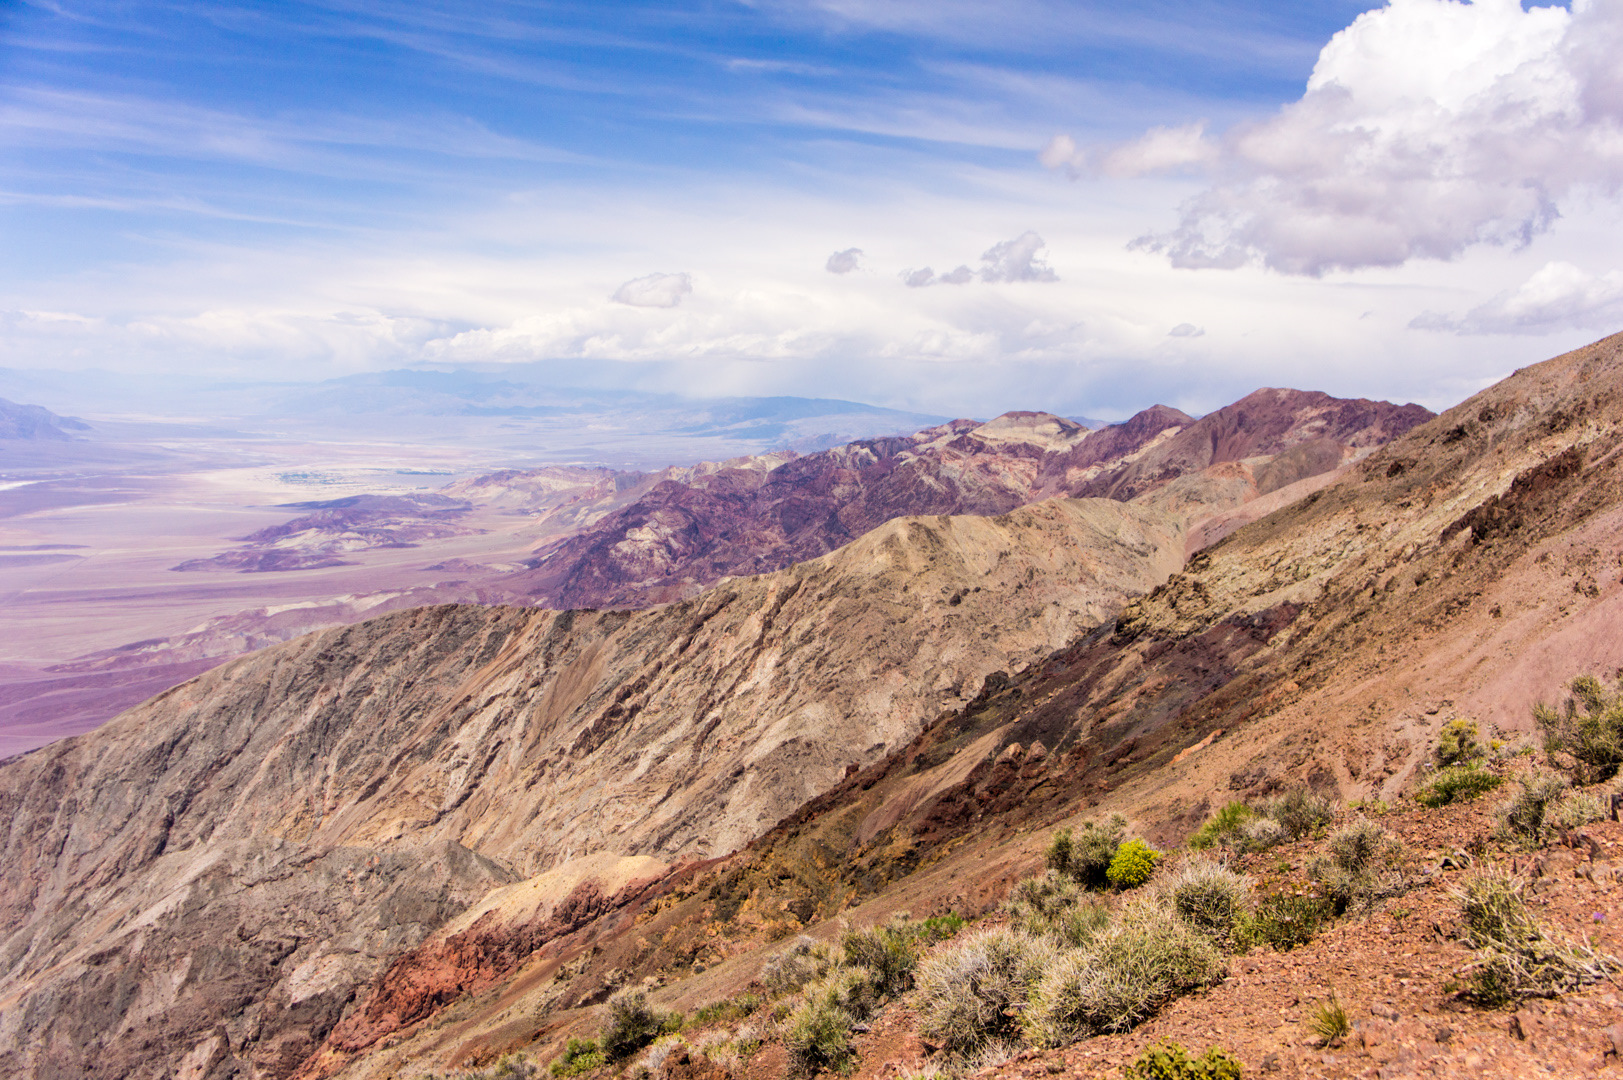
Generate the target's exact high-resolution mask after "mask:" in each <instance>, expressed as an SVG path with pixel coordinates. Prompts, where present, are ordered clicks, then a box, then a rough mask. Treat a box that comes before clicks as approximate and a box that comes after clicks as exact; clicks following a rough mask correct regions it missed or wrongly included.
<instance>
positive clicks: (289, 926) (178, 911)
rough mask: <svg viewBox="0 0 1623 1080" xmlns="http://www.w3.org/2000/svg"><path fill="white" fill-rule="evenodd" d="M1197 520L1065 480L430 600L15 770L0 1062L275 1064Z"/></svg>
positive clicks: (1130, 584) (741, 812) (809, 762)
mask: <svg viewBox="0 0 1623 1080" xmlns="http://www.w3.org/2000/svg"><path fill="white" fill-rule="evenodd" d="M1184 542H1185V537H1184V532H1183V529H1182V527H1181V524H1180V523H1179V522H1178V521H1176V520H1175V519H1171V518H1168V517H1167V516H1165V515H1163V514H1160V513H1157V512H1155V511H1151V510H1145V509H1139V508H1135V507H1130V506H1124V505H1122V504H1119V503H1114V502H1109V501H1105V500H1079V501H1072V500H1054V501H1050V502H1045V503H1042V504H1039V505H1037V506H1033V507H1029V508H1025V509H1022V510H1020V511H1018V512H1016V513H1014V514H1011V515H1008V516H1005V517H994V518H977V517H970V518H931V519H900V520H896V521H893V522H890V523H889V524H887V525H885V526H884V527H882V528H880V529H878V530H876V531H874V532H873V533H871V534H869V535H868V536H865V537H863V538H862V539H861V540H860V541H858V542H857V543H854V544H851V545H848V546H847V547H846V548H844V549H842V550H841V551H839V552H837V553H835V554H833V555H830V556H827V557H825V558H823V559H819V560H816V561H813V562H811V563H806V564H802V565H799V566H796V567H793V568H791V569H789V570H786V571H781V572H778V573H775V574H770V575H765V576H762V577H758V578H753V579H747V580H738V581H734V582H729V583H726V584H724V585H722V586H720V587H718V588H716V589H714V590H712V591H711V592H709V593H707V594H705V595H704V596H703V597H701V598H699V599H696V600H693V601H688V602H685V603H681V604H675V605H671V606H668V607H664V608H659V609H655V610H651V611H646V612H640V613H628V612H576V613H563V614H558V613H554V612H546V611H538V610H534V609H514V608H495V609H490V608H479V607H466V606H463V607H456V606H451V607H439V608H427V609H418V610H414V611H408V612H402V613H398V614H395V615H391V616H387V617H384V618H380V619H377V620H373V621H371V622H367V623H362V624H359V625H356V626H352V627H347V628H342V629H336V630H330V631H325V632H322V633H319V634H314V635H311V636H309V637H306V638H301V639H299V640H297V641H294V642H290V643H288V644H286V645H282V646H277V647H275V648H272V649H268V650H266V651H264V652H262V653H259V654H256V655H254V656H252V657H249V658H246V659H244V660H240V661H236V662H234V663H232V664H229V665H226V666H225V667H222V668H219V669H216V670H215V671H212V672H210V673H208V674H206V675H204V676H202V677H200V678H198V679H196V680H194V681H192V682H190V683H187V684H185V685H183V686H181V687H177V688H176V689H174V690H172V691H170V692H169V693H167V694H165V695H163V696H161V697H159V698H156V699H154V700H153V701H151V702H148V703H147V704H145V705H143V706H141V707H140V708H138V709H135V710H132V711H131V712H129V713H126V714H125V715H124V716H122V717H121V718H119V719H117V720H115V721H113V722H112V723H109V724H108V725H106V726H105V727H103V728H101V729H99V730H98V731H96V732H94V733H92V734H91V735H88V736H84V737H81V738H79V739H71V740H66V741H64V742H62V743H58V744H54V745H52V746H50V747H46V748H44V749H42V750H39V751H36V752H34V753H32V754H29V755H26V756H24V757H21V758H18V759H14V760H12V761H9V762H6V763H4V764H3V765H0V815H3V818H0V820H4V821H5V822H6V823H7V831H6V833H5V836H4V846H3V849H0V859H3V860H4V864H5V865H6V867H7V874H6V875H5V878H4V881H3V883H0V927H3V928H4V930H3V933H4V937H3V938H0V960H3V963H4V976H3V979H0V1004H4V1014H5V1019H4V1020H3V1021H0V1024H4V1025H10V1026H9V1027H8V1028H6V1029H5V1033H6V1036H7V1038H6V1040H5V1045H6V1046H7V1047H9V1048H10V1049H9V1051H7V1053H8V1054H9V1056H8V1057H6V1058H0V1070H3V1071H4V1072H6V1073H7V1074H11V1075H22V1076H49V1075H60V1074H62V1072H63V1070H66V1071H67V1072H73V1071H74V1070H75V1069H77V1068H79V1067H81V1066H82V1065H83V1064H84V1063H85V1062H87V1061H89V1060H92V1059H94V1060H95V1061H96V1062H97V1063H98V1066H99V1072H100V1074H103V1075H130V1076H159V1075H169V1074H171V1073H173V1072H174V1071H176V1070H178V1069H180V1068H181V1065H182V1063H183V1061H192V1058H188V1057H187V1055H193V1056H195V1058H196V1060H195V1061H193V1062H192V1064H197V1063H199V1062H201V1063H203V1064H202V1065H199V1066H198V1067H199V1068H202V1070H203V1071H202V1072H198V1073H197V1074H196V1075H209V1074H210V1070H214V1072H213V1075H222V1076H223V1075H230V1074H231V1070H233V1069H235V1070H238V1073H237V1074H239V1075H257V1076H284V1075H287V1074H288V1073H289V1072H290V1071H291V1069H292V1068H293V1066H294V1065H296V1064H297V1059H298V1057H299V1055H300V1054H302V1053H305V1052H307V1051H308V1050H309V1048H310V1044H309V1043H308V1041H307V1040H312V1039H313V1040H315V1041H317V1042H319V1041H320V1040H321V1039H322V1038H324V1037H325V1036H326V1034H327V1031H328V1029H329V1028H331V1026H332V1025H333V1024H334V1023H336V1022H337V1020H338V1019H339V1018H340V1016H341V1015H342V1013H343V1011H344V1009H345V1008H346V1007H347V1006H348V1004H349V1003H350V1001H351V996H352V995H353V993H354V991H355V988H356V987H357V986H359V985H364V984H365V983H367V982H369V981H370V980H371V979H372V978H374V977H375V976H376V975H377V974H378V972H379V971H380V970H381V968H382V966H383V964H384V963H385V961H386V960H387V959H388V958H389V957H391V956H393V955H396V954H398V953H400V952H402V951H404V950H405V949H407V948H409V947H410V946H413V945H415V944H417V942H418V941H419V940H421V938H422V937H423V936H424V935H425V934H426V933H428V932H429V931H430V930H432V929H434V928H435V927H437V926H438V925H440V924H441V923H443V922H444V921H445V919H447V918H449V917H450V916H451V915H453V914H455V913H456V912H458V911H460V910H462V909H463V908H464V907H465V906H466V905H467V904H469V903H471V902H472V901H473V900H474V899H475V898H477V897H478V896H480V895H482V894H483V893H484V892H485V891H487V890H488V888H490V887H492V886H494V885H498V884H502V883H505V882H507V881H510V880H513V879H515V878H520V877H530V876H532V875H535V874H537V873H541V872H544V871H546V870H548V869H550V868H552V867H555V866H557V865H558V864H560V863H563V862H565V861H566V860H570V859H572V858H578V857H579V856H582V855H586V854H589V853H591V852H601V851H609V852H614V853H618V854H622V855H647V856H653V857H656V858H658V859H660V860H661V861H670V860H674V859H680V858H690V857H702V856H707V855H710V854H713V853H721V852H725V851H728V850H732V849H733V848H736V847H738V846H740V845H742V844H743V843H744V842H746V841H747V840H748V839H750V838H751V837H752V836H754V835H756V834H758V833H759V832H761V831H762V830H763V829H765V828H767V827H769V826H770V825H771V824H772V823H773V822H774V821H776V820H778V819H779V818H780V817H782V816H784V815H785V814H787V813H789V812H791V811H792V810H793V809H794V808H795V807H797V806H799V805H800V804H801V803H803V802H804V801H805V800H806V799H808V798H810V797H811V796H813V795H815V794H816V793H817V792H819V791H821V790H823V789H824V788H826V787H828V786H829V785H830V784H832V783H834V782H836V781H837V780H838V779H839V778H840V777H841V776H842V775H843V774H844V772H845V770H846V768H847V767H848V766H850V765H858V766H861V765H864V764H867V763H869V762H872V761H874V760H877V759H878V758H879V757H881V756H883V755H884V753H885V752H886V751H887V750H888V749H890V748H892V747H894V746H896V745H899V744H901V743H905V742H906V741H907V740H909V739H911V738H912V737H913V735H914V734H915V733H916V732H917V731H918V730H919V729H920V727H921V726H922V724H923V723H925V722H926V721H927V720H929V719H930V718H932V717H934V716H935V715H936V714H937V713H938V712H939V711H940V710H941V709H942V708H943V707H947V706H957V705H959V704H961V703H962V701H963V700H965V699H967V698H969V697H973V696H974V695H975V694H976V693H977V692H978V691H979V690H980V689H981V685H982V683H983V681H984V680H985V678H986V676H987V675H988V674H989V673H991V672H993V671H996V670H999V669H1004V670H1008V669H1010V668H1013V667H1019V666H1022V665H1024V664H1026V663H1028V662H1030V661H1031V660H1034V659H1037V658H1039V657H1041V656H1043V655H1046V654H1047V653H1048V652H1050V651H1052V650H1053V649H1054V648H1056V647H1057V646H1059V645H1060V644H1063V643H1064V642H1065V641H1067V640H1070V639H1071V638H1072V637H1074V636H1075V635H1076V633H1077V632H1079V631H1080V630H1082V629H1083V628H1085V627H1087V626H1090V625H1093V624H1095V623H1098V622H1100V621H1102V620H1105V619H1108V618H1109V617H1110V615H1111V613H1112V612H1114V611H1115V610H1117V609H1118V608H1119V606H1120V604H1121V602H1122V601H1123V600H1124V599H1125V598H1126V597H1127V596H1129V595H1132V594H1136V593H1141V592H1144V591H1146V590H1148V589H1150V588H1152V587H1153V586H1154V585H1155V584H1157V583H1158V582H1159V581H1161V580H1164V579H1165V578H1166V577H1167V575H1169V574H1170V573H1172V572H1173V570H1175V569H1176V568H1177V566H1178V565H1179V564H1180V563H1181V561H1182V554H1183V547H1184ZM402 905H403V906H402ZM114 961H116V963H115V962H114ZM312 988H315V989H312ZM211 1040H216V1041H211ZM216 1057H217V1058H218V1060H214V1058H216ZM209 1061H213V1064H209V1063H208V1062H209ZM204 1065H206V1066H207V1067H206V1068H204ZM187 1067H188V1068H190V1067H191V1066H190V1065H188V1066H187ZM53 1070H55V1071H54V1072H53Z"/></svg>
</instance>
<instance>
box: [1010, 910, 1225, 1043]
mask: <svg viewBox="0 0 1623 1080" xmlns="http://www.w3.org/2000/svg"><path fill="white" fill-rule="evenodd" d="M1226 969H1227V962H1226V961H1225V960H1224V958H1223V954H1222V952H1221V951H1220V950H1219V949H1218V948H1217V946H1215V945H1214V944H1213V943H1212V942H1211V940H1210V939H1209V938H1207V937H1206V936H1205V935H1203V934H1201V933H1200V932H1199V931H1197V930H1195V929H1194V928H1193V927H1191V926H1189V925H1188V924H1187V923H1185V922H1183V921H1182V920H1180V919H1179V918H1177V917H1176V916H1175V915H1174V914H1173V913H1172V912H1171V911H1170V910H1168V909H1167V908H1166V907H1164V906H1162V905H1161V904H1158V903H1154V902H1150V901H1144V902H1140V903H1137V904H1133V905H1130V906H1129V907H1127V908H1125V909H1124V910H1123V911H1122V912H1121V914H1120V916H1119V917H1118V919H1117V921H1116V922H1115V923H1113V924H1112V925H1111V926H1110V928H1109V929H1107V930H1105V931H1104V932H1103V933H1101V934H1100V935H1099V937H1098V938H1097V939H1096V940H1095V941H1094V943H1093V944H1092V945H1091V946H1090V947H1088V948H1087V949H1081V950H1072V951H1069V952H1066V953H1064V954H1063V955H1061V956H1060V957H1059V958H1058V959H1057V960H1055V961H1054V962H1053V963H1052V964H1050V965H1049V966H1048V968H1047V969H1046V970H1045V972H1044V973H1043V976H1042V978H1041V979H1040V980H1039V981H1038V983H1037V985H1036V987H1035V988H1034V990H1033V992H1032V995H1031V1002H1030V1005H1029V1007H1028V1008H1027V1009H1026V1014H1025V1020H1024V1025H1023V1026H1024V1029H1025V1033H1026V1037H1027V1038H1028V1039H1029V1040H1031V1041H1032V1042H1034V1043H1037V1044H1040V1045H1043V1046H1064V1045H1066V1044H1067V1043H1071V1042H1075V1041H1076V1040H1077V1039H1082V1038H1087V1037H1088V1036H1091V1035H1101V1034H1105V1033H1107V1032H1121V1031H1128V1030H1131V1029H1132V1028H1134V1027H1136V1026H1137V1025H1138V1024H1139V1023H1140V1022H1141V1021H1143V1020H1144V1019H1145V1018H1146V1017H1148V1016H1149V1015H1151V1014H1152V1013H1153V1012H1155V1010H1156V1009H1158V1008H1160V1007H1161V1005H1163V1004H1164V1003H1165V1002H1167V1001H1169V1000H1171V999H1172V998H1174V997H1177V996H1179V995H1181V994H1185V993H1188V992H1189V991H1190V990H1194V989H1197V988H1198V987H1201V986H1207V985H1209V984H1211V983H1214V982H1217V981H1220V980H1221V979H1222V978H1223V975H1224V973H1225V971H1226Z"/></svg>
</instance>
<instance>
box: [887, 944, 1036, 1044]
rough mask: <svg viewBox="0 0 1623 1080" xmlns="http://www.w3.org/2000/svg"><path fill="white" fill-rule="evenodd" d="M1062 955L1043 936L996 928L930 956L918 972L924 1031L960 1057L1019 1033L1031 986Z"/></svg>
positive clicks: (921, 1018)
mask: <svg viewBox="0 0 1623 1080" xmlns="http://www.w3.org/2000/svg"><path fill="white" fill-rule="evenodd" d="M1058 956H1059V950H1058V949H1057V948H1055V946H1054V945H1053V944H1051V943H1050V942H1048V941H1046V940H1044V939H1042V938H1038V937H1033V936H1032V935H1030V934H1026V933H1023V932H1021V931H1019V930H1007V929H994V930H984V931H981V932H980V933H978V934H974V935H971V936H970V937H969V938H967V939H965V940H964V941H963V942H962V943H961V944H959V945H958V946H956V947H955V948H952V949H949V950H945V951H942V952H939V953H937V954H936V955H934V956H932V957H930V958H928V959H926V960H925V961H924V962H923V963H921V964H920V965H919V968H918V971H917V973H916V975H915V981H916V984H917V986H918V992H917V994H916V1001H917V1007H918V1010H919V1013H920V1024H919V1032H920V1034H921V1035H923V1036H924V1038H926V1039H928V1040H929V1041H931V1042H933V1043H936V1044H938V1045H939V1046H941V1047H942V1048H943V1049H944V1050H946V1051H947V1052H948V1053H950V1054H953V1055H955V1056H959V1057H967V1056H969V1055H971V1054H973V1053H975V1052H977V1051H979V1050H981V1049H983V1048H985V1047H986V1046H988V1045H989V1044H991V1043H997V1042H1010V1041H1013V1040H1016V1039H1018V1038H1019V1036H1020V1020H1019V1017H1020V1013H1021V1012H1022V1011H1023V1010H1024V1009H1025V1006H1026V1000H1027V998H1028V997H1029V996H1030V993H1031V988H1032V986H1033V985H1035V984H1036V982H1037V980H1038V979H1040V978H1041V977H1042V974H1043V972H1044V971H1046V970H1047V969H1048V968H1049V967H1050V966H1051V965H1052V964H1053V963H1054V961H1055V960H1056V959H1057V958H1058Z"/></svg>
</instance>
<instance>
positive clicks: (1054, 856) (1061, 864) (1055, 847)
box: [1043, 829, 1072, 875]
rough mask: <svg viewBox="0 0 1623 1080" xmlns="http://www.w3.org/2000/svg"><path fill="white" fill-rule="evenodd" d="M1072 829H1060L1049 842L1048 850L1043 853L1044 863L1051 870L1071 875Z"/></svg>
mask: <svg viewBox="0 0 1623 1080" xmlns="http://www.w3.org/2000/svg"><path fill="white" fill-rule="evenodd" d="M1071 850H1072V843H1071V830H1070V829H1060V830H1059V831H1058V832H1056V833H1055V834H1054V837H1053V839H1051V840H1050V841H1049V842H1048V850H1047V851H1045V852H1044V853H1043V865H1044V866H1046V867H1047V868H1048V869H1050V870H1054V871H1057V872H1059V873H1061V874H1066V875H1069V874H1070V872H1071Z"/></svg>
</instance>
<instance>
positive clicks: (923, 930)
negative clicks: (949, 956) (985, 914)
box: [918, 911, 966, 941]
mask: <svg viewBox="0 0 1623 1080" xmlns="http://www.w3.org/2000/svg"><path fill="white" fill-rule="evenodd" d="M965 925H966V924H965V922H964V917H963V916H962V915H960V914H958V913H957V912H955V911H949V912H947V913H946V914H945V915H931V916H930V917H929V918H927V919H925V920H923V921H922V922H920V923H919V924H918V927H919V930H918V933H919V940H920V941H946V940H947V939H948V938H950V937H956V936H957V935H958V932H959V931H960V930H962V929H963V928H964V926H965Z"/></svg>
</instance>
